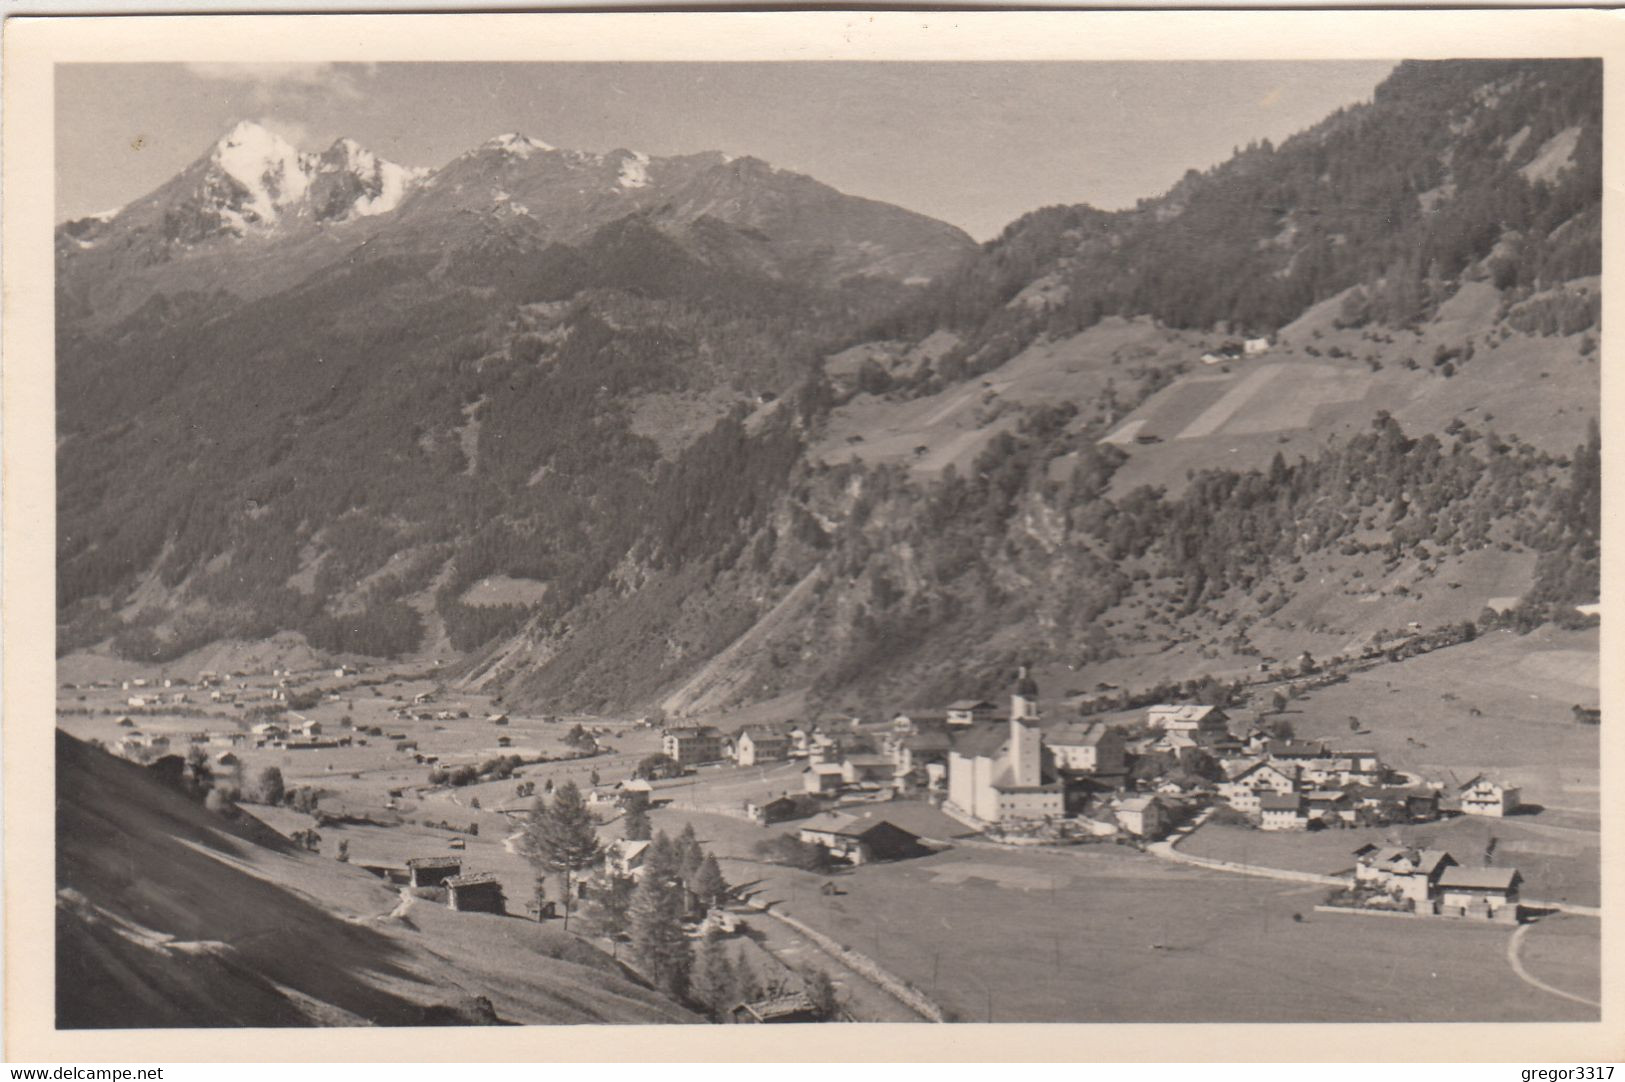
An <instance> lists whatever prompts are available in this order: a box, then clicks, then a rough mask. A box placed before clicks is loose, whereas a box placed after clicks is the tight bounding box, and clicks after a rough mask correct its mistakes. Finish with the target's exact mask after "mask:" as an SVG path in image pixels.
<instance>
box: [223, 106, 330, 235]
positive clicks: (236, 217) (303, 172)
mask: <svg viewBox="0 0 1625 1082" xmlns="http://www.w3.org/2000/svg"><path fill="white" fill-rule="evenodd" d="M209 160H210V162H211V163H212V164H213V165H215V166H216V167H217V168H218V169H219V171H220V172H221V173H222V174H224V177H225V178H228V179H229V182H232V183H234V184H235V185H236V186H237V187H238V188H240V191H236V192H230V193H221V194H223V195H225V194H229V195H230V196H232V197H234V198H229V199H228V200H227V203H226V205H225V206H224V207H223V208H222V217H224V218H225V219H226V221H227V223H228V224H229V225H230V226H233V227H235V231H236V232H238V233H241V232H243V231H244V230H245V229H246V228H247V227H249V226H251V225H261V226H269V225H274V224H275V223H276V220H277V218H278V217H279V216H280V214H281V211H282V210H283V209H284V208H285V207H288V206H291V205H293V204H295V203H297V202H299V201H300V200H301V199H303V198H304V196H305V192H306V191H307V190H308V189H309V187H310V171H311V166H312V165H313V164H314V162H313V160H312V156H311V155H307V154H302V153H300V152H299V150H298V149H297V148H295V147H294V146H293V144H291V143H289V142H288V141H287V140H286V139H284V138H282V137H281V136H280V135H277V134H276V133H275V132H273V131H271V130H270V129H269V128H266V127H265V126H263V125H261V124H256V123H254V122H253V121H251V120H244V121H242V122H240V123H238V125H237V126H236V127H234V128H232V129H231V131H229V132H227V133H226V134H225V136H224V137H222V138H221V140H220V141H219V142H218V143H216V144H215V145H214V150H213V151H212V152H211V153H210V155H209Z"/></svg>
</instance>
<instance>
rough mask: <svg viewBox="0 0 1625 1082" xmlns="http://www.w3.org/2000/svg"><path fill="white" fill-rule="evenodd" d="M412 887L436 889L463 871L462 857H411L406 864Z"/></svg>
mask: <svg viewBox="0 0 1625 1082" xmlns="http://www.w3.org/2000/svg"><path fill="white" fill-rule="evenodd" d="M406 870H407V873H408V874H409V875H410V876H411V885H412V886H414V887H438V886H440V885H441V884H442V883H444V882H445V881H446V880H448V879H450V878H452V877H453V876H455V875H461V874H462V871H463V858H462V857H412V858H411V859H410V860H408V861H407V862H406Z"/></svg>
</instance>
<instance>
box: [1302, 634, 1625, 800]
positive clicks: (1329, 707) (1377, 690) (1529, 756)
mask: <svg viewBox="0 0 1625 1082" xmlns="http://www.w3.org/2000/svg"><path fill="white" fill-rule="evenodd" d="M1598 650H1599V646H1598V629H1597V628H1594V627H1593V628H1587V629H1584V630H1579V631H1564V630H1560V629H1558V628H1553V627H1545V628H1541V629H1539V630H1537V631H1533V632H1530V633H1529V634H1527V635H1517V634H1514V633H1513V632H1510V631H1494V632H1490V633H1488V634H1485V635H1482V636H1480V637H1479V638H1478V639H1476V640H1474V641H1473V642H1470V643H1463V644H1462V645H1459V646H1452V647H1449V648H1447V649H1444V650H1436V651H1434V652H1433V653H1430V654H1424V655H1422V656H1420V657H1414V658H1410V659H1407V660H1406V661H1404V662H1401V663H1400V664H1397V665H1379V666H1377V667H1376V668H1373V669H1369V670H1367V671H1365V672H1361V673H1356V674H1354V675H1353V676H1351V677H1350V678H1349V679H1348V681H1347V682H1346V683H1342V684H1337V685H1334V686H1332V687H1326V688H1320V689H1318V690H1315V691H1312V692H1310V693H1308V694H1306V695H1304V696H1302V697H1301V698H1299V699H1297V700H1295V701H1294V702H1292V703H1291V704H1290V705H1289V707H1288V711H1287V713H1286V714H1284V715H1283V716H1284V717H1285V718H1286V719H1288V720H1290V721H1291V722H1292V725H1293V728H1294V729H1295V730H1296V732H1297V734H1298V735H1299V736H1300V737H1304V738H1306V739H1313V740H1326V741H1330V742H1334V743H1336V744H1337V745H1339V746H1348V744H1349V742H1350V741H1351V740H1352V741H1355V742H1357V743H1359V744H1360V745H1361V746H1363V747H1369V748H1372V749H1374V750H1375V751H1377V752H1378V753H1380V754H1381V755H1382V757H1383V761H1384V762H1387V763H1390V764H1392V765H1394V766H1396V767H1399V768H1400V769H1402V770H1410V771H1415V772H1417V773H1420V774H1423V775H1425V776H1428V777H1435V778H1440V779H1443V780H1445V781H1455V782H1458V783H1459V782H1465V781H1467V780H1468V779H1469V778H1471V777H1472V776H1473V775H1474V774H1476V773H1478V772H1479V771H1485V772H1487V773H1489V774H1491V775H1493V776H1495V777H1497V778H1503V779H1505V780H1506V781H1507V782H1509V783H1511V784H1514V785H1519V786H1522V788H1523V799H1524V801H1525V802H1526V803H1529V804H1531V805H1538V806H1539V808H1540V815H1539V817H1538V822H1540V823H1548V824H1556V825H1561V826H1571V827H1579V828H1584V829H1590V830H1596V829H1597V827H1598V825H1599V807H1598V802H1599V794H1600V791H1601V789H1600V773H1599V764H1600V762H1601V758H1600V756H1601V748H1600V744H1599V739H1600V738H1599V728H1598V727H1597V726H1595V725H1582V724H1579V723H1578V722H1576V720H1575V718H1574V715H1573V708H1574V707H1575V706H1576V705H1579V706H1588V707H1594V706H1597V705H1598V664H1599V660H1600V654H1599V652H1598ZM1350 718H1354V719H1356V721H1357V723H1358V728H1359V730H1360V732H1359V733H1358V735H1354V734H1351V732H1350V728H1349V719H1350ZM1523 818H1525V817H1518V821H1520V822H1521V821H1522V820H1523ZM1509 822H1511V821H1510V820H1509Z"/></svg>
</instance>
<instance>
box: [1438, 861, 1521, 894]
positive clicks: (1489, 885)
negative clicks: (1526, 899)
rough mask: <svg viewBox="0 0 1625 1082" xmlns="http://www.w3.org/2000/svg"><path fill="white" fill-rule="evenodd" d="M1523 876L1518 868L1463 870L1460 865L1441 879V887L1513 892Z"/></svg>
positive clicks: (1451, 869) (1446, 872) (1450, 869)
mask: <svg viewBox="0 0 1625 1082" xmlns="http://www.w3.org/2000/svg"><path fill="white" fill-rule="evenodd" d="M1522 878H1523V876H1521V875H1519V874H1518V869H1516V868H1463V867H1461V866H1460V865H1459V864H1458V865H1457V866H1455V867H1453V868H1449V869H1446V871H1445V873H1444V875H1442V876H1440V877H1439V886H1441V887H1446V888H1449V887H1461V888H1466V889H1468V890H1511V889H1512V888H1513V886H1515V885H1516V884H1517V883H1518V881H1520V880H1521V879H1522Z"/></svg>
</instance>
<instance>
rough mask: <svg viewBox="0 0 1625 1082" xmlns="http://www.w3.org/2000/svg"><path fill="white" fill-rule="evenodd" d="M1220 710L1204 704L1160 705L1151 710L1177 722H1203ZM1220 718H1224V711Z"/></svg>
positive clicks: (1220, 713)
mask: <svg viewBox="0 0 1625 1082" xmlns="http://www.w3.org/2000/svg"><path fill="white" fill-rule="evenodd" d="M1218 709H1219V708H1218V707H1216V706H1208V705H1206V704H1204V703H1158V704H1157V705H1156V706H1153V707H1151V708H1150V710H1154V711H1156V712H1157V713H1159V714H1167V715H1168V716H1169V717H1171V718H1172V719H1173V720H1175V721H1201V720H1202V719H1203V718H1205V717H1207V716H1208V715H1209V714H1212V713H1213V712H1215V711H1217V710H1218ZM1148 712H1149V711H1148ZM1219 716H1220V717H1223V716H1224V714H1223V712H1222V711H1220V712H1219Z"/></svg>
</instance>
